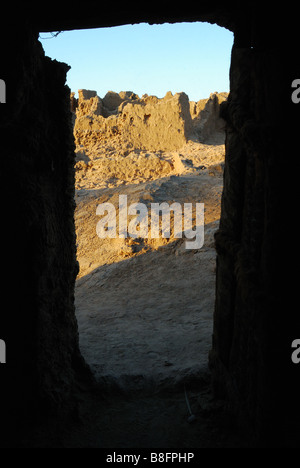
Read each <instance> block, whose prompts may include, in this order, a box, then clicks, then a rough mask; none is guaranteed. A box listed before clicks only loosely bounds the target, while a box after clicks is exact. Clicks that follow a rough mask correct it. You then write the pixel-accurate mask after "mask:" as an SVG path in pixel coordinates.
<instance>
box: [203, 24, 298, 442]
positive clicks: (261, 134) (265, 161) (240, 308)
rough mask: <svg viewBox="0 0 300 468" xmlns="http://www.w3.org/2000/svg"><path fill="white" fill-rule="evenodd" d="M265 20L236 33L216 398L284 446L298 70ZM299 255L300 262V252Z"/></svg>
mask: <svg viewBox="0 0 300 468" xmlns="http://www.w3.org/2000/svg"><path fill="white" fill-rule="evenodd" d="M277 20H278V18H277ZM260 21H261V22H259V20H258V18H257V20H255V21H253V20H252V24H251V22H250V25H249V26H251V27H249V28H248V31H250V30H252V33H251V34H249V36H248V37H247V35H245V30H246V31H247V28H244V30H243V33H242V34H239V31H238V28H237V31H236V36H235V44H234V47H233V50H232V59H231V69H230V88H231V90H230V95H229V98H228V101H227V103H226V104H225V105H224V106H223V109H222V115H223V118H224V119H225V120H226V122H227V136H226V157H225V172H224V191H223V197H222V213H221V221H220V229H219V231H218V233H217V234H216V248H217V253H218V255H217V279H216V305H215V316H214V333H213V346H212V352H211V354H210V364H211V368H212V373H213V381H214V387H215V391H216V394H219V395H222V396H225V397H226V398H229V401H230V404H231V407H232V408H234V411H236V414H237V415H238V420H239V422H240V423H243V425H244V428H246V430H247V431H249V433H250V435H251V436H253V440H255V443H259V444H262V445H265V444H267V445H270V446H282V445H283V446H284V445H285V444H287V445H289V444H293V443H296V442H295V440H296V439H297V435H296V434H297V429H296V419H297V415H299V403H297V397H296V390H295V389H296V388H297V383H298V384H299V375H297V372H298V371H297V368H296V366H295V365H294V364H292V362H291V343H292V340H293V339H294V338H293V335H295V337H296V335H297V332H298V330H299V314H298V312H297V311H296V310H295V307H294V306H293V305H292V301H293V300H296V291H295V290H294V289H293V286H292V285H293V284H294V281H293V278H292V276H293V275H292V274H291V270H290V266H289V265H290V263H289V254H288V252H287V251H286V247H287V239H288V238H289V236H290V234H289V232H290V229H291V225H290V222H291V219H293V217H294V215H293V214H292V218H291V207H292V205H293V204H294V202H295V196H296V194H295V191H294V188H295V185H294V182H293V181H292V179H293V175H292V174H291V173H290V171H288V172H289V175H288V174H286V172H285V170H284V168H285V167H286V162H287V161H288V160H289V158H291V157H292V156H291V155H292V154H294V152H295V148H296V147H297V146H296V145H295V122H296V121H297V116H296V113H295V112H296V110H295V107H294V108H293V107H292V105H291V99H290V89H291V87H290V86H291V82H292V76H293V74H294V73H296V70H294V68H293V63H292V61H290V60H289V58H288V54H287V50H290V51H291V50H292V47H293V44H292V43H289V42H287V43H285V42H283V43H278V42H277V41H274V37H275V35H276V33H275V30H276V23H274V24H272V22H270V20H269V22H268V21H267V18H265V23H264V22H263V19H262V18H260ZM258 23H259V24H258ZM241 26H242V24H241ZM286 39H287V38H286ZM294 174H295V172H294ZM292 211H293V210H292ZM291 256H292V258H293V260H292V258H291V257H290V262H291V261H296V262H297V261H298V259H299V256H298V254H297V249H296V250H294V249H292V252H291ZM298 334H299V333H298ZM298 435H299V433H298Z"/></svg>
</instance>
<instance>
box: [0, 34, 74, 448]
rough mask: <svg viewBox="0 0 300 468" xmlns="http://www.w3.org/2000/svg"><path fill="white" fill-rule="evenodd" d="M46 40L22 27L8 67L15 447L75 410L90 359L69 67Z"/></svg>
mask: <svg viewBox="0 0 300 468" xmlns="http://www.w3.org/2000/svg"><path fill="white" fill-rule="evenodd" d="M37 38H38V35H37V33H33V31H32V30H31V28H30V27H29V26H28V27H27V28H25V27H24V26H23V27H22V28H21V27H20V28H19V29H18V30H17V31H16V32H15V34H14V41H13V42H12V43H10V44H9V47H8V48H7V50H6V54H5V55H3V56H2V66H1V71H2V79H4V80H5V82H6V86H7V103H6V104H5V105H2V106H1V109H0V111H1V115H0V127H1V155H2V171H3V172H2V178H1V181H2V190H3V192H2V193H3V196H4V198H5V202H4V203H3V211H2V216H3V225H2V230H1V240H2V242H1V245H2V249H3V264H2V266H3V270H2V273H3V275H2V279H1V291H2V300H3V306H2V311H1V319H0V331H1V339H3V340H5V342H6V349H7V362H6V364H3V365H1V367H0V376H1V377H0V378H1V420H2V424H1V426H2V428H3V429H4V432H5V436H6V437H7V438H10V437H12V438H13V440H14V441H16V440H17V432H18V428H20V427H21V426H22V427H23V429H24V426H23V425H24V424H25V425H26V424H27V423H28V422H30V421H32V419H35V418H37V417H39V415H42V414H44V415H45V414H47V413H48V412H49V413H51V412H52V411H54V410H55V411H62V410H63V409H64V407H66V406H68V405H69V403H70V406H71V405H72V401H71V400H72V398H71V396H72V389H73V386H74V376H75V372H76V370H78V369H79V368H80V362H81V357H80V354H79V348H78V333H77V323H76V320H75V314H74V281H75V277H76V274H77V262H76V250H75V229H74V221H73V211H74V168H73V166H74V143H73V139H72V126H71V120H70V112H69V88H67V87H66V86H65V79H66V72H67V70H68V67H67V66H66V65H64V64H60V63H58V62H56V61H52V60H50V59H49V58H47V57H45V56H44V52H43V49H42V47H41V44H40V43H39V42H38V40H37ZM2 39H3V37H2ZM4 304H5V305H4ZM10 429H11V431H10ZM23 429H22V430H23ZM15 443H16V442H15Z"/></svg>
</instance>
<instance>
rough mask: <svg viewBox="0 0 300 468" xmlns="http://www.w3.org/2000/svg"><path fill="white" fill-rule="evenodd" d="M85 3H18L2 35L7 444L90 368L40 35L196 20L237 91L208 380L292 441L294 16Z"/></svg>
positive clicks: (268, 430) (230, 109)
mask: <svg viewBox="0 0 300 468" xmlns="http://www.w3.org/2000/svg"><path fill="white" fill-rule="evenodd" d="M91 3H92V4H93V5H94V4H95V3H96V2H91ZM93 5H89V9H87V10H86V11H84V10H82V9H80V10H76V9H74V8H73V6H72V8H73V9H72V10H70V11H69V12H68V10H67V12H66V10H65V9H57V8H55V6H57V5H56V4H55V3H54V4H53V5H52V7H51V11H49V12H48V15H45V14H44V10H43V13H39V12H40V11H41V10H40V9H37V10H36V11H35V15H32V10H30V8H31V7H28V8H29V9H28V10H27V5H26V8H25V9H24V11H23V12H22V15H23V16H22V17H21V16H20V17H19V18H18V21H17V22H16V16H12V18H13V21H11V23H10V27H9V29H8V30H7V29H2V31H1V38H0V39H1V44H5V47H4V49H3V54H2V57H1V76H0V78H1V79H4V80H5V82H6V85H7V103H6V104H5V105H0V132H1V154H2V161H1V169H2V193H3V203H2V217H3V220H4V224H3V228H2V231H1V236H2V237H1V240H2V243H1V245H2V251H3V264H2V265H3V271H2V272H3V277H2V282H1V291H2V304H3V307H2V312H1V318H0V333H1V334H0V338H1V339H4V340H5V342H6V345H7V363H6V364H5V365H1V366H0V379H1V380H0V381H1V386H0V392H1V399H0V401H1V417H2V428H5V437H6V440H7V442H3V443H4V444H5V443H7V444H8V445H9V444H10V443H11V442H10V441H12V440H13V441H14V442H13V443H14V444H16V437H17V434H16V431H17V430H18V427H21V424H24V422H25V423H27V421H29V422H31V420H32V419H33V418H36V417H38V416H41V417H42V418H43V417H44V416H45V415H46V414H49V413H50V414H52V413H55V412H57V411H63V410H65V411H67V410H70V409H71V408H72V406H73V404H74V401H73V398H72V396H73V395H74V386H75V385H76V382H77V381H78V378H80V377H81V376H82V375H83V374H84V371H85V366H84V363H83V361H82V358H81V356H80V353H79V349H78V331H77V324H76V320H75V314H74V301H73V295H74V282H75V276H76V272H77V263H76V251H75V234H74V222H73V213H74V201H73V195H74V167H73V166H74V152H73V150H74V147H73V140H72V129H71V121H70V112H69V89H68V88H67V87H66V86H65V78H66V72H67V67H66V66H65V65H63V64H59V63H57V62H55V61H51V60H50V59H49V58H47V57H45V56H44V53H43V50H42V48H41V45H40V44H39V42H38V31H39V30H42V31H46V30H63V29H72V28H76V27H83V28H84V27H88V26H90V27H93V26H97V25H98V26H103V25H109V24H123V22H134V21H137V22H138V21H147V20H148V21H150V22H163V21H164V20H166V21H182V20H190V21H192V20H196V19H198V20H206V19H209V20H210V21H216V22H217V23H218V24H221V25H227V26H228V27H230V28H231V29H232V30H233V31H234V33H235V43H234V47H233V50H232V62H231V70H230V81H231V85H230V86H231V91H230V96H229V99H228V103H227V104H226V105H225V106H223V109H222V116H223V117H224V118H225V120H226V122H227V130H226V131H227V136H226V161H225V172H224V192H223V198H222V214H221V222H220V230H219V232H218V233H217V235H216V248H217V253H218V257H217V284H216V307H215V316H214V333H213V341H212V350H211V354H210V365H211V370H212V376H213V385H214V389H215V392H216V395H222V396H224V397H225V398H226V399H227V400H228V401H229V402H230V405H231V407H232V409H233V411H234V412H235V413H236V414H237V416H238V420H239V421H240V422H241V423H244V425H245V426H246V427H247V429H248V430H249V432H250V433H251V435H252V436H253V438H254V440H255V441H256V442H255V443H257V444H262V445H263V444H266V445H278V444H279V445H283V446H284V445H289V444H291V443H297V440H298V441H299V439H297V438H296V436H295V434H296V433H297V426H296V423H297V420H298V418H299V414H300V411H299V403H298V395H297V393H298V389H299V370H298V367H297V365H295V364H292V362H291V358H290V356H291V342H292V341H293V340H294V339H296V338H300V337H299V329H300V327H299V318H298V317H299V313H298V310H297V307H295V305H294V303H295V300H297V296H298V294H297V288H298V285H297V282H296V280H295V278H296V277H295V274H294V271H293V270H292V269H291V266H290V263H289V260H290V259H291V258H292V262H293V264H294V265H298V261H299V258H298V252H297V250H298V249H297V242H296V241H295V236H294V238H293V235H292V233H291V231H292V230H293V231H295V224H294V223H295V218H296V217H297V215H298V210H297V208H296V207H295V200H297V190H296V189H297V186H298V182H297V170H296V156H297V154H296V150H295V148H297V146H296V144H297V140H298V122H299V112H300V104H299V109H298V107H297V105H294V104H293V103H292V102H291V91H292V90H291V83H292V81H293V80H294V79H295V78H300V70H298V64H297V61H296V60H295V57H296V56H297V52H296V43H295V42H294V41H293V40H292V37H291V35H290V34H289V33H290V31H291V30H293V28H295V30H296V24H294V25H291V20H290V19H289V21H290V23H289V26H290V28H289V31H288V33H285V34H284V35H282V34H281V35H280V40H278V31H281V30H282V27H283V25H287V24H288V21H287V20H286V18H290V15H289V10H288V8H284V7H282V8H281V10H280V11H279V10H278V11H277V10H275V9H273V10H272V11H271V12H270V11H269V12H263V11H261V9H260V8H259V4H258V3H256V2H246V3H243V5H242V6H239V7H237V6H236V5H235V6H234V7H232V6H229V4H228V5H225V4H224V3H222V2H200V3H198V4H197V5H196V6H195V4H194V3H193V6H191V7H190V8H188V6H186V7H185V8H184V10H185V11H181V10H180V11H176V10H175V11H174V10H172V13H169V14H166V15H165V16H164V15H162V16H160V13H159V12H158V10H155V9H154V7H153V6H152V7H151V10H149V12H148V13H147V12H146V13H140V14H138V13H134V14H133V13H131V12H130V11H128V10H126V12H124V16H123V17H122V18H123V19H119V18H120V17H121V16H122V15H121V13H122V12H119V15H118V18H117V19H116V15H115V14H111V13H110V12H108V13H106V16H105V17H103V14H101V12H100V10H99V8H100V6H99V5H100V4H99V3H98V4H97V5H98V6H97V5H96V4H95V5H94V7H95V9H94V10H93V9H92V8H91V6H93ZM153 11H155V13H153ZM284 13H286V14H285V15H284ZM132 15H133V16H132ZM129 17H130V18H132V20H130V18H129ZM159 18H161V20H159ZM120 22H121V23H120ZM12 31H13V35H12V34H11V32H12ZM293 51H294V55H293ZM290 56H292V59H290V58H289V57H290ZM287 167H288V168H289V169H288V171H287ZM294 169H295V170H294ZM287 172H288V173H287ZM292 239H293V241H292ZM281 264H283V267H282V266H281ZM4 304H5V305H4ZM299 366H300V364H299ZM85 375H87V374H85ZM295 441H296V442H295Z"/></svg>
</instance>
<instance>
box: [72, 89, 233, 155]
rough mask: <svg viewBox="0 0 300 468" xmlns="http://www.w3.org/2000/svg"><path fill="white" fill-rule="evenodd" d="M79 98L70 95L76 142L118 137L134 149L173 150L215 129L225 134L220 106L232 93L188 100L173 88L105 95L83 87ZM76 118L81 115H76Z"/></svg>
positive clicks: (90, 141) (213, 94) (89, 143)
mask: <svg viewBox="0 0 300 468" xmlns="http://www.w3.org/2000/svg"><path fill="white" fill-rule="evenodd" d="M78 96H79V97H78V100H76V99H75V98H74V93H72V94H71V110H72V111H73V113H76V114H74V116H73V117H74V118H73V121H74V136H75V143H76V145H83V146H87V145H91V144H93V143H96V142H99V141H101V140H102V141H107V139H109V138H111V137H112V136H116V135H119V136H120V138H121V139H122V141H123V142H126V143H127V144H129V145H130V144H131V145H132V146H134V147H135V148H139V149H147V150H151V151H172V150H177V149H179V148H180V147H181V146H183V145H184V144H185V143H186V142H187V140H188V139H189V138H191V139H192V138H196V139H197V140H198V139H199V140H200V141H204V140H206V139H207V138H209V136H210V135H211V134H212V133H215V132H218V131H219V132H221V133H223V137H224V121H223V119H222V118H221V117H220V116H219V114H220V104H221V103H222V102H223V101H225V100H226V99H227V96H228V93H212V94H211V95H210V97H209V98H208V99H201V100H200V101H198V102H189V98H188V96H187V95H186V94H185V93H183V92H181V93H176V94H175V95H173V94H172V93H171V92H170V91H169V92H168V93H167V94H166V95H165V97H163V98H161V99H160V98H157V97H156V96H148V95H147V94H145V95H143V96H142V97H141V98H139V96H138V95H137V94H135V93H133V92H132V91H122V92H120V93H116V92H113V91H109V92H108V93H107V94H106V95H105V97H104V98H103V99H101V98H100V97H99V96H97V93H96V91H90V90H86V89H81V90H79V91H78ZM75 116H76V118H75Z"/></svg>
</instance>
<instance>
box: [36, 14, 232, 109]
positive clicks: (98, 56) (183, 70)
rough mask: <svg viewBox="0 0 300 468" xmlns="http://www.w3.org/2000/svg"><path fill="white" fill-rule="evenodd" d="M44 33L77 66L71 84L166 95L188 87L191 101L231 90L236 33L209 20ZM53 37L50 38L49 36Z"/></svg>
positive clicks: (47, 45) (56, 54)
mask: <svg viewBox="0 0 300 468" xmlns="http://www.w3.org/2000/svg"><path fill="white" fill-rule="evenodd" d="M49 37H50V34H49V33H41V35H40V41H41V43H42V45H43V48H44V50H45V53H46V55H48V56H49V57H51V58H53V59H56V60H59V61H62V62H65V63H67V64H68V65H70V66H71V70H70V71H69V72H68V75H67V84H68V86H69V87H70V88H71V90H72V91H75V92H76V94H77V91H78V89H81V88H86V89H92V90H95V91H97V94H98V96H100V97H104V96H105V94H106V92H107V91H116V92H120V91H133V92H135V93H137V94H138V95H139V96H142V95H143V94H145V93H147V94H149V95H151V94H153V95H155V96H157V97H163V96H164V95H165V94H166V92H167V91H172V93H173V94H174V93H176V92H181V91H184V92H185V93H186V94H188V96H189V98H190V100H191V101H198V100H199V99H203V98H207V97H208V96H209V94H210V93H211V92H214V91H219V92H222V91H229V66H230V54H231V47H232V43H233V34H232V33H231V32H230V31H228V30H227V29H225V28H221V27H219V26H217V25H211V24H209V23H200V22H197V23H176V24H168V23H165V24H163V25H148V24H146V23H142V24H136V25H125V26H118V27H112V28H99V29H89V30H75V31H64V32H62V33H61V34H59V35H58V36H57V37H53V38H49ZM46 38H49V39H46Z"/></svg>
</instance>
